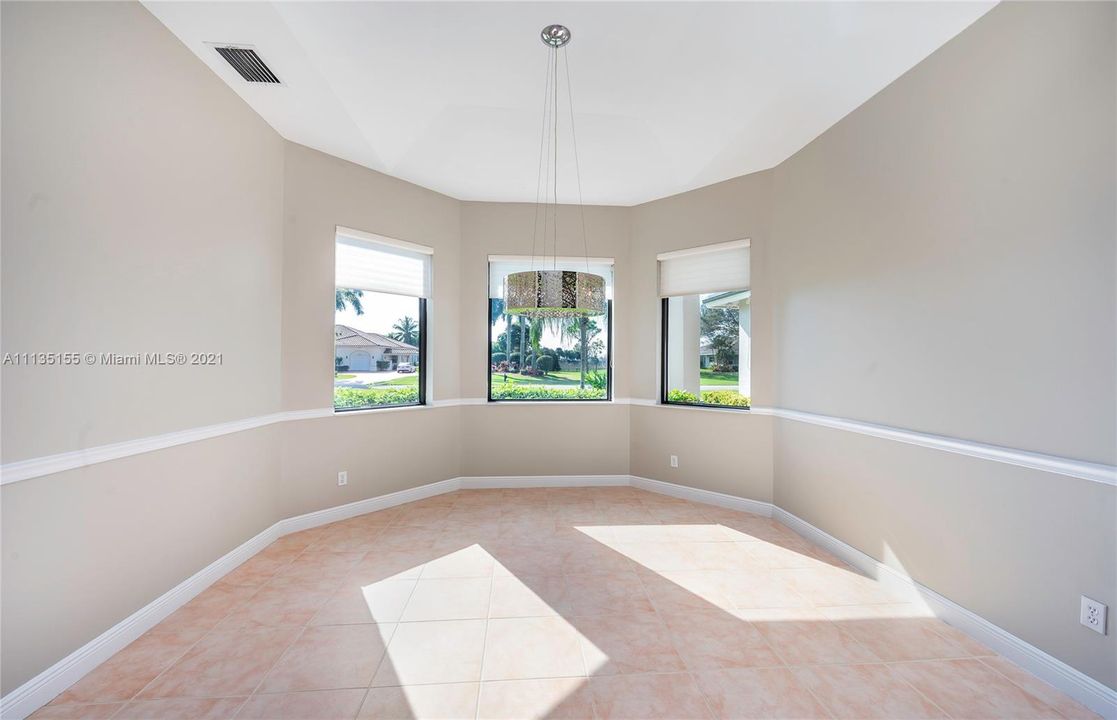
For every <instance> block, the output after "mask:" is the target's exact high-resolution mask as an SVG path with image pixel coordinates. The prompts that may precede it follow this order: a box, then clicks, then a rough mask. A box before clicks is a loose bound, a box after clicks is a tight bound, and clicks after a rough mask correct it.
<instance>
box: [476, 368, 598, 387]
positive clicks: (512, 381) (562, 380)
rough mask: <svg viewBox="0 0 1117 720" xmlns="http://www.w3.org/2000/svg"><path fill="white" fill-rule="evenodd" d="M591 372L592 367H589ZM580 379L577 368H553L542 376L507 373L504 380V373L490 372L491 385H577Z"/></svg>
mask: <svg viewBox="0 0 1117 720" xmlns="http://www.w3.org/2000/svg"><path fill="white" fill-rule="evenodd" d="M590 372H591V373H592V372H593V369H592V368H591V369H590ZM580 379H581V373H580V372H578V371H577V370H555V371H553V372H549V373H547V374H546V375H544V376H543V377H533V376H531V375H521V374H519V373H511V372H510V373H508V381H507V382H505V380H504V373H496V372H494V373H493V374H492V384H493V387H497V386H501V385H510V386H516V385H577V384H578V382H579V380H580Z"/></svg>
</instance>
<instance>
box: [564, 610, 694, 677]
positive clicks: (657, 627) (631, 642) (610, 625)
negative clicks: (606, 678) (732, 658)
mask: <svg viewBox="0 0 1117 720" xmlns="http://www.w3.org/2000/svg"><path fill="white" fill-rule="evenodd" d="M574 624H575V627H576V628H577V629H578V632H579V633H580V634H581V635H582V656H583V658H584V659H585V663H586V671H587V673H589V674H590V675H628V674H632V673H647V672H681V671H684V670H686V666H685V665H684V664H683V661H682V658H680V657H679V653H678V652H676V650H675V645H674V643H672V641H671V634H670V632H668V630H667V626H666V625H664V624H663V621H662V620H660V619H659V616H658V615H656V614H655V613H654V612H635V613H629V614H626V615H598V616H594V617H586V618H578V619H577V620H575V621H574Z"/></svg>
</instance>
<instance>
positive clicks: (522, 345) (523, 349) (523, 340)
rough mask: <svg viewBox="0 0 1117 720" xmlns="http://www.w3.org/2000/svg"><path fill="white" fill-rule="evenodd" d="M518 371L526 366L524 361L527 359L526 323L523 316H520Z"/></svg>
mask: <svg viewBox="0 0 1117 720" xmlns="http://www.w3.org/2000/svg"><path fill="white" fill-rule="evenodd" d="M519 324H520V370H523V369H524V366H525V365H526V364H527V363H525V362H524V360H525V359H526V357H527V327H526V325H527V323H526V321H525V318H524V316H523V315H520V323H519Z"/></svg>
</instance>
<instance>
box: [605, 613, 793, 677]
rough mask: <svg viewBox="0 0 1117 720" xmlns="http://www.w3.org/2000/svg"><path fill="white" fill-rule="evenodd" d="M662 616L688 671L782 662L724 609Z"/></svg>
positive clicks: (756, 632)
mask: <svg viewBox="0 0 1117 720" xmlns="http://www.w3.org/2000/svg"><path fill="white" fill-rule="evenodd" d="M663 620H664V622H665V623H666V624H667V627H668V629H669V630H670V631H671V640H672V642H673V643H674V644H675V649H676V650H677V651H678V653H679V656H680V657H682V659H683V662H684V663H686V666H687V668H689V669H690V670H691V671H699V670H710V669H720V668H733V667H773V666H777V665H782V664H783V661H781V660H780V658H779V656H778V655H776V653H775V652H774V651H773V650H772V648H771V647H770V646H769V645H768V643H767V642H766V641H765V640H764V636H763V635H761V634H760V631H759V630H757V629H756V628H755V627H753V626H752V625H751V624H750V623H749V622H748V621H747V620H744V619H742V618H739V617H736V616H734V615H730V614H729V613H727V612H724V611H721V610H694V611H691V612H688V613H684V614H664V615H663ZM591 641H592V638H591Z"/></svg>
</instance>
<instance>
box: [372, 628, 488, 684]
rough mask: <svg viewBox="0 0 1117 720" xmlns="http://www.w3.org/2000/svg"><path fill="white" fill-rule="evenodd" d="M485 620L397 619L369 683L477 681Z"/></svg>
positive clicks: (483, 641)
mask: <svg viewBox="0 0 1117 720" xmlns="http://www.w3.org/2000/svg"><path fill="white" fill-rule="evenodd" d="M485 623H486V621H485V620H436V621H431V622H416V623H400V624H399V625H398V626H397V627H396V631H395V633H393V634H392V640H391V642H389V643H388V652H387V654H386V655H385V656H384V660H383V661H382V662H381V663H380V668H379V669H378V670H377V671H376V676H375V677H374V678H373V681H372V685H373V686H374V687H384V686H390V685H426V684H433V683H455V682H477V681H478V680H480V679H481V657H482V655H483V653H484V645H485Z"/></svg>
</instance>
